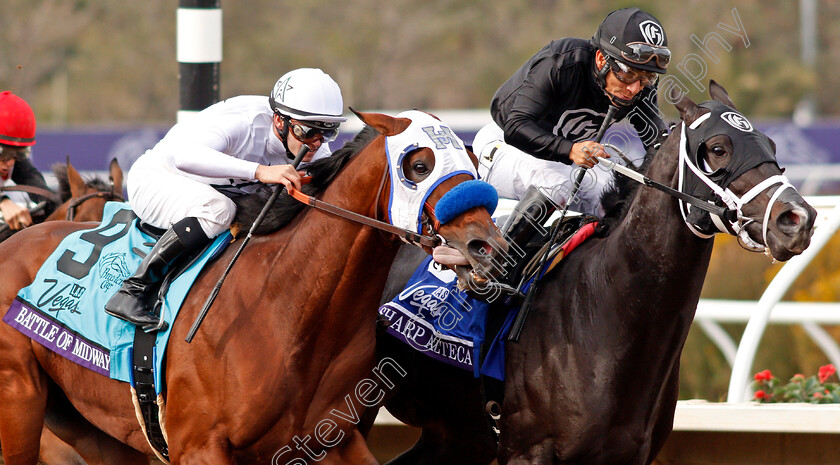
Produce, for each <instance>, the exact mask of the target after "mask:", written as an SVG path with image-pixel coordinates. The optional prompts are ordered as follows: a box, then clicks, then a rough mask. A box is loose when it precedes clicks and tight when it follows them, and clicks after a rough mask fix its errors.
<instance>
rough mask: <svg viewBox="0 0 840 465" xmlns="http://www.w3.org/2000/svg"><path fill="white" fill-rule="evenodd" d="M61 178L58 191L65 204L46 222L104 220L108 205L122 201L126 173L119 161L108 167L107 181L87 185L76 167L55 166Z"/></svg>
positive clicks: (57, 174)
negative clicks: (115, 201) (103, 212)
mask: <svg viewBox="0 0 840 465" xmlns="http://www.w3.org/2000/svg"><path fill="white" fill-rule="evenodd" d="M53 173H54V174H55V176H56V178H57V179H58V183H59V192H60V195H61V198H62V200H64V203H63V204H61V205H60V206H59V207H58V208H56V210H55V211H54V212H53V213H52V214H51V215H50V216H49V217H48V218H47V219H46V220H45V221H53V220H63V219H67V220H69V221H77V222H84V221H101V220H102V211H103V209H104V208H105V203H106V202H108V201H109V200H119V201H122V200H123V197H122V183H123V172H122V169H121V168H120V164H119V163H118V162H117V159H116V158H114V159H113V160H111V164H110V165H109V174H108V178H109V180H108V182H105V181H102V180H100V179H93V180H91V181H88V182H85V180H84V179H83V178H82V176H81V175H80V174H79V172H78V171H76V168H74V167H73V165H71V164H70V159H69V158H68V160H67V163H66V165H59V166H55V167H53Z"/></svg>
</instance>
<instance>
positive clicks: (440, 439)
mask: <svg viewBox="0 0 840 465" xmlns="http://www.w3.org/2000/svg"><path fill="white" fill-rule="evenodd" d="M710 93H711V96H712V98H713V99H714V101H713V102H707V103H705V104H701V105H702V106H698V105H695V104H694V102H692V101H691V100H689V99H688V98H687V97H686V98H683V99H682V100H680V101H679V103H677V105H676V106H677V109H678V110H679V112H680V118H681V119H682V121H683V122H682V125H680V126H678V127H677V129H676V130H674V131H673V132H672V133H671V135H670V136H669V138H668V139H667V140H666V141H665V142H664V144H663V145H662V147H661V149H660V150H659V151H658V153H656V155H655V156H653V157H652V158H649V159H648V161H647V162H646V163H647V166H648V167H649V168H648V171H647V176H648V177H649V178H650V179H652V180H654V181H657V182H660V183H663V184H665V185H668V186H670V187H672V188H674V189H680V188H681V186H680V169H679V168H680V166H679V165H680V163H681V157H680V153H681V152H682V153H688V152H686V151H683V150H682V149H681V145H680V143H681V141H682V142H684V143H685V140H686V137H685V136H684V134H681V133H682V131H683V126H686V127H691V126H696V127H695V128H689V129H688V130H686V133H689V134H695V133H693V132H692V131H698V132H699V131H704V130H705V131H707V132H706V134H705V135H704V137H700V136H698V135H696V134H695V135H694V136H693V137H694V139H692V138H691V137H689V138H688V142H693V143H695V144H697V150H696V151H695V152H694V153H695V154H696V156H697V158H698V159H699V160H698V161H699V162H705V163H706V164H707V165H705V166H706V168H705V170H706V171H708V173H711V174H710V178H713V179H716V182H719V183H720V184H721V185H719V187H723V188H726V187H728V188H729V190H730V191H731V192H732V193H734V194H735V195H736V196H737V197H739V198H742V199H743V200H744V203H743V205H741V206H739V208H738V214H739V219H738V221H739V226H741V228H740V229H743V230H745V231H746V234H748V235H749V238H747V239H744V238H742V239H744V240H745V242H749V241H752V242H753V243H757V244H759V245H762V246H764V247H766V250H767V251H768V253H769V254H770V255H771V256H772V257H774V258H775V259H777V260H780V261H781V260H787V259H789V258H791V257H792V256H794V255H796V254H799V253H802V252H803V251H804V250H805V248H806V247H807V246H808V245H809V243H810V237H811V235H812V233H813V225H814V220H815V218H816V212H815V211H814V209H813V208H811V206H810V205H808V204H807V203H806V202H805V201H804V200H803V199H802V197H800V196H799V194H798V193H797V192H796V191H795V190H794V189H792V188H786V187H785V185H784V184H783V183H781V182H778V180H780V179H782V178H781V177H780V175H781V172H780V169H779V167H778V166H777V164H776V162H775V156H774V153H773V152H774V149H773V148H772V147H771V144H772V143H771V142H770V141H769V139H766V136H764V135H763V134H761V133H760V132H759V131H756V130H752V127H751V125H750V124H749V122H748V121H747V120H746V119H745V118H743V116H742V115H740V114H739V113H737V111H736V110H735V109H734V107H735V105H734V104H733V103H732V101H731V100H730V98H729V96H728V95H727V94H726V91H725V90H724V89H723V88H722V87H721V86H720V85H718V84H717V83H715V82H714V81H712V82H711V84H710ZM672 99H673V101H677V100H679V96H672ZM721 104H722V105H721ZM724 105H725V107H724ZM710 109H715V111H717V113H714V112H713V111H712V110H710ZM704 118H705V121H704ZM727 118H728V120H727ZM693 123H695V124H693ZM704 128H708V129H704ZM755 141H759V143H755ZM689 145H690V144H689ZM758 149H762V150H758ZM765 149H766V150H765ZM759 152H763V153H759ZM697 164H698V165H699V164H700V163H697ZM738 174H740V176H737V175H738ZM735 176H737V177H735ZM727 177H730V178H731V177H735V178H734V179H730V180H731V183H728V185H724V183H723V181H722V180H726V179H727ZM619 178H620V179H619V181H620V184H622V186H627V185H629V184H631V183H630V181H629V180H628V179H627V178H623V179H621V177H619ZM771 178H772V179H771ZM768 179H771V182H766V183H765V182H764V181H766V180H768ZM633 186H635V187H636V188H635V189H632V190H624V192H625V194H626V195H625V196H624V197H623V198H622V199H621V202H620V203H619V205H620V206H621V207H620V208H618V209H616V210H615V212H616V213H617V214H616V215H615V216H614V217H612V221H611V222H608V223H609V224H610V227H609V228H608V230H609V231H611V232H610V233H609V234H608V235H607V236H606V237H598V238H593V239H590V240H588V241H587V242H585V243H584V244H583V245H581V246H580V247H579V248H578V249H576V250H575V251H574V252H572V253H571V254H570V255H569V256H568V257H566V258H564V259H563V261H562V262H561V265H560V266H559V267H557V268H555V269H553V270H552V271H551V272H549V273H548V274H546V275H545V276H544V277H543V278H542V279H541V280H540V282H539V286H538V288H537V289H538V290H537V293H536V295H535V296H534V297H533V299H534V300H533V307H532V308H531V311H530V313H529V319H528V320H527V322H526V324H525V327H524V330H523V332H522V334H521V338H520V340H519V342H515V343H514V342H508V343H507V345H506V358H507V360H506V368H505V372H506V375H505V377H506V380H505V383H504V402H503V405H502V409H501V421H500V422H499V425H500V428H501V437H500V440H499V443H498V448H497V444H496V440H495V437H494V433H493V431H492V426H493V425H492V424H491V421H490V419H489V417H488V416H487V415H486V414H485V413H484V406H483V402H482V398H483V393H482V384H481V382H480V381H479V380H477V379H475V378H473V376H472V374H471V373H468V372H466V371H462V370H459V369H456V368H454V367H451V366H448V365H444V364H442V363H441V362H438V361H436V360H433V359H431V358H428V357H426V356H425V355H422V354H419V353H417V352H416V351H414V350H413V349H411V348H409V347H408V346H407V345H405V344H403V343H401V342H397V341H396V339H394V338H392V337H391V336H389V335H387V334H384V333H383V334H381V335H380V337H379V338H378V347H377V352H378V354H379V356H380V357H384V358H387V359H391V360H396V361H397V363H399V364H400V365H401V366H403V367H405V368H406V369H407V371H408V374H407V375H406V376H405V377H403V378H400V380H399V383H398V385H397V386H396V387H395V389H394V390H392V391H390V392H391V393H393V395H392V397H391V398H390V399H386V402H385V406H386V407H387V408H388V410H389V411H390V412H391V413H392V414H394V416H396V417H397V418H399V419H400V420H402V421H404V422H405V423H408V424H409V425H412V426H417V427H420V428H422V434H421V437H420V440H419V441H418V442H417V443H416V444H415V445H414V446H413V448H412V449H411V450H409V451H407V452H405V453H404V454H403V455H401V456H400V457H398V458H396V459H394V460H393V461H392V462H389V463H392V464H395V465H396V464H400V465H402V464H441V465H443V464H459V465H463V464H474V465H479V464H481V465H484V464H489V463H490V462H492V461H493V459H494V458H498V461H499V463H502V464H517V465H519V464H557V463H563V464H616V463H620V464H628V465H634V464H649V463H651V462H652V461H653V460H654V459H655V457H656V455H657V453H658V452H659V450H660V449H661V448H662V445H663V444H664V442H665V440H666V438H667V437H668V435H669V434H670V432H671V429H672V426H673V419H674V411H675V407H676V401H677V394H678V381H679V380H678V375H679V361H680V353H681V351H682V347H683V343H684V342H685V339H686V336H687V335H688V330H689V327H690V325H691V322H692V320H693V317H694V312H695V309H696V307H697V302H698V300H699V298H700V290H701V288H702V285H703V281H704V278H705V275H706V270H707V268H708V265H709V259H710V256H711V252H712V246H713V240H712V239H711V238H701V237H698V235H695V234H693V233H692V232H691V230H690V229H689V228H688V227H687V225H686V221H685V220H684V218H683V216H682V215H681V212H680V207H679V205H678V202H677V201H676V200H675V199H674V198H673V197H670V196H668V195H666V194H665V193H663V192H660V191H659V190H654V189H650V188H646V187H642V188H638V185H637V184H633ZM756 186H758V187H757V188H756V189H755V190H754V189H753V188H754V187H756ZM700 192H702V190H698V191H695V192H691V191H689V192H688V193H689V194H692V195H700ZM748 193H750V194H748ZM753 194H755V195H754V197H752V200H749V199H750V196H751V195H753ZM706 198H709V199H710V200H712V198H711V196H710V197H706ZM402 255H403V252H402V251H401V252H400V256H402ZM418 263H419V260H417V259H416V257H415V259H414V260H413V261H412V260H411V259H407V260H406V261H405V262H404V263H400V258H398V259H397V261H396V262H395V266H394V270H393V274H392V276H391V277H390V278H389V282H388V285H387V288H386V293H385V297H386V298H385V301H388V300H390V299H391V298H392V297H393V296H395V295H396V294H397V293H399V292H400V291H401V290H402V289H404V287H405V283H406V281H407V280H408V277H409V276H410V275H411V273H412V272H413V271H414V269H415V268H416V266H417V264H418ZM494 310H495V311H496V312H499V311H501V310H503V309H498V308H495V309H494V308H491V312H490V317H491V318H492V317H493V316H494ZM495 314H496V315H497V314H498V313H495ZM369 413H370V412H369Z"/></svg>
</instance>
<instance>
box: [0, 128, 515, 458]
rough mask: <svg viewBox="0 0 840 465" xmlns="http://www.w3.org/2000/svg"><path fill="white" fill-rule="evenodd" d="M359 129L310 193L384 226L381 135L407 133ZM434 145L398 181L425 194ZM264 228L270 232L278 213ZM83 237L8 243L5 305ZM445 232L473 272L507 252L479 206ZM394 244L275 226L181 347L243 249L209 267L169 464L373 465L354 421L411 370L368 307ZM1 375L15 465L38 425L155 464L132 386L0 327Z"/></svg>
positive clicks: (171, 385)
mask: <svg viewBox="0 0 840 465" xmlns="http://www.w3.org/2000/svg"><path fill="white" fill-rule="evenodd" d="M360 117H361V118H362V119H363V121H364V122H365V123H367V124H368V125H369V126H368V127H367V128H366V129H365V130H363V131H362V132H361V133H360V134H359V135H358V136H357V137H356V138H355V139H354V140H353V141H352V142H351V143H349V144H348V145H347V146H345V147H344V148H343V149H341V150H339V151H337V152H336V153H335V154H334V155H333V156H332V157H329V158H327V159H325V160H322V161H320V162H317V163H315V164H313V165H312V166H310V168H309V170H310V173H312V180H313V182H312V183H310V184H309V185H308V186H307V187H308V188H309V189H310V191H317V190H318V189H322V190H323V191H322V192H321V193H320V194H318V196H319V199H320V200H322V201H324V202H327V203H330V204H333V205H336V206H339V207H342V208H344V209H347V210H350V211H353V212H357V213H361V214H363V215H366V216H369V217H374V218H388V217H389V216H388V212H389V210H388V208H389V185H390V183H391V182H397V181H394V180H390V179H389V178H388V177H387V176H386V174H387V173H388V172H389V169H388V164H387V159H386V157H385V156H384V154H385V153H386V149H385V147H386V136H393V135H397V134H400V133H402V132H403V131H404V130H405V129H406V128H407V127H409V125H410V124H411V120H409V119H407V118H392V117H389V116H386V115H380V114H371V113H368V114H361V115H360ZM424 129H426V128H424ZM428 129H430V130H432V129H433V128H431V127H430V128H428ZM447 130H448V128H447ZM436 134H437V133H436ZM431 136H432V135H431V133H428V137H431ZM437 142H438V143H445V141H443V140H442V139H441V138H438V141H437ZM450 143H452V141H450ZM427 145H428V144H421V145H420V148H419V149H415V150H411V151H406V153H405V156H404V157H403V158H402V159H401V166H400V168H401V172H402V174H403V175H404V179H406V180H408V181H410V182H413V183H416V184H417V183H420V182H421V181H422V180H423V179H425V178H426V177H428V176H429V173H431V172H432V170H433V167H434V165H435V163H436V162H437V163H440V162H442V160H436V157H435V154H434V153H433V152H432V150H431V149H429V148H424V147H426V146H427ZM472 158H473V159H472V163H475V159H474V157H472ZM339 170H340V171H339ZM332 178H334V179H332ZM330 179H332V181H330V182H329V184H327V185H323V184H324V183H326V182H328V181H329V180H330ZM469 179H471V176H470V175H466V174H457V175H455V176H453V177H450V178H448V179H447V180H445V181H443V182H441V183H439V184H437V185H435V186H434V189H433V190H432V191H431V193H430V194H429V195H428V199H427V202H426V204H427V207H426V208H424V212H425V214H424V215H425V216H429V217H430V220H433V219H434V214H433V213H432V211H433V210H434V207H435V205H436V204H437V203H438V201H439V200H440V199H441V198H442V197H443V196H444V194H446V193H447V192H448V191H449V190H451V189H452V188H453V187H455V186H456V185H457V184H459V183H461V182H463V181H466V180H469ZM281 200H282V197H281ZM282 204H283V203H282V202H281V206H282ZM278 216H282V215H278ZM265 221H266V222H269V223H270V222H271V221H273V220H272V218H271V215H268V216H266V219H265ZM427 223H433V221H429V222H427ZM81 228H82V227H81V226H78V225H75V224H72V223H67V222H54V223H44V224H42V225H38V226H35V227H32V228H28V229H27V230H24V231H23V232H22V233H20V234H17V235H15V236H14V237H13V238H12V239H10V240H9V241H7V242H6V243H3V244H1V245H0V256H2V257H3V258H4V259H3V262H2V263H0V274H2V275H3V276H4V279H3V282H2V283H0V307H6V306H8V305H10V303H11V302H12V300H13V299H14V297H15V295H16V293H17V292H18V290H19V289H21V288H22V287H24V286H26V285H28V284H29V283H31V282H32V280H33V279H34V277H35V274H36V272H37V270H38V269H39V267H40V265H41V263H43V262H44V260H46V258H47V257H48V255H49V254H50V253H51V251H52V250H53V249H55V247H56V246H57V245H58V243H59V242H60V240H61V239H62V238H63V237H65V236H66V235H67V234H69V233H71V232H73V231H77V230H79V229H81ZM436 233H437V234H438V235H440V236H441V237H442V238H443V239H445V240H446V241H447V243H448V244H449V245H450V246H452V247H455V248H457V249H458V250H460V251H461V252H462V253H463V254H464V255H465V256H467V257H469V259H470V261H471V263H473V265H474V268H475V269H477V270H478V269H490V268H491V267H490V261H491V260H492V259H494V257H496V255H497V253H498V252H497V251H496V249H495V248H494V247H493V246H491V244H501V247H502V249H503V250H502V251H504V247H505V245H504V244H505V242H504V241H503V240H502V238H501V237H500V236H499V233H498V230H497V229H496V227H495V226H494V225H493V223H492V221H491V220H490V215H489V213H488V212H487V210H486V209H485V208H483V207H471V208H469V209H467V210H466V211H461V212H460V213H458V214H457V216H454V218H453V219H451V220H450V221H448V222H445V223H444V224H442V225H440V227H439V228H438V229H437V231H436ZM398 246H399V242H398V241H397V240H395V239H394V238H393V237H392V236H386V235H384V234H382V233H381V232H380V231H377V230H375V229H372V228H370V227H368V226H363V225H360V224H358V223H355V222H351V221H348V220H345V219H343V218H337V217H335V216H332V215H329V214H325V213H322V212H320V211H317V210H308V211H306V212H304V213H302V214H298V215H295V216H293V217H292V218H291V221H290V222H289V223H288V224H287V225H286V226H285V227H283V228H282V229H279V230H276V231H274V232H271V233H268V234H266V235H262V236H255V237H254V239H253V240H252V241H251V242H250V243H249V245H248V247H247V248H246V249H245V250H244V252H243V253H242V254H241V255H240V257H239V261H238V262H237V264H236V266H235V267H233V269H232V271H231V273H230V275H229V276H228V278H227V281H226V283H225V285H224V286H223V287H222V289H221V292H220V293H219V294H218V297H217V299H216V302H215V306H214V307H213V312H212V314H211V315H210V316H209V317H208V318H207V320H205V322H204V324H203V325H202V326H201V328H200V330H199V331H198V334H197V335H196V337H195V339H194V340H193V342H192V344H187V343H186V342H184V337H185V335H186V333H187V330H188V328H189V326H190V324H191V323H192V321H193V320H194V319H195V317H196V315H197V313H198V310H199V308H200V307H201V305H202V304H203V302H204V300H205V298H206V296H207V295H208V293H209V291H210V288H211V287H212V286H213V284H214V283H215V282H216V280H217V279H218V278H219V276H220V275H221V273H222V271H223V270H224V268H225V266H226V264H227V263H228V262H229V261H230V259H231V257H232V256H233V254H234V253H235V251H234V250H232V249H233V248H229V249H228V250H227V251H225V252H224V253H223V254H222V256H221V257H220V259H219V260H217V261H216V262H213V263H212V264H210V265H209V267H208V268H207V269H206V270H205V271H204V272H203V273H202V274H201V275H200V276H199V278H198V280H197V281H196V282H195V283H194V285H193V286H192V289H191V291H190V293H189V295H188V296H187V299H186V301H185V302H184V305H183V307H182V309H181V311H180V314H181V317H180V318H179V319H178V320H177V321H176V322H175V323H174V325H173V329H172V338H171V340H170V343H169V347H168V354H167V359H166V362H165V373H164V375H163V376H164V377H165V380H166V389H167V391H166V409H165V412H166V414H165V418H164V425H165V431H166V433H167V434H168V436H167V437H168V441H169V445H170V449H169V452H170V457H171V460H172V462H173V463H179V464H200V463H201V464H203V463H213V464H232V463H268V462H269V461H273V463H289V464H292V463H294V464H299V463H304V462H305V460H307V459H317V460H320V461H321V463H325V464H337V463H350V464H373V463H376V461H375V459H374V458H373V456H372V454H371V453H370V451H369V450H368V449H367V446H366V445H365V443H364V438H363V437H362V435H361V434H360V433H359V431H358V430H357V424H358V423H359V418H360V416H361V414H362V413H363V412H364V409H365V407H369V406H371V405H373V404H372V403H371V402H372V401H374V400H375V399H376V398H377V396H378V394H379V393H380V392H381V391H383V389H387V387H388V385H389V383H391V382H392V380H393V379H394V378H395V377H398V376H400V373H401V372H402V370H401V367H399V366H396V365H394V364H390V363H384V364H379V365H378V366H375V365H374V362H375V360H374V345H375V323H374V321H375V305H376V303H377V302H378V300H379V297H380V295H381V292H382V287H383V285H384V283H385V280H386V278H387V270H388V268H389V267H390V263H391V261H392V260H393V258H394V255H395V254H396V250H397V248H398ZM465 272H466V273H469V270H465ZM0 367H2V372H0V384H2V385H4V386H6V387H5V388H4V389H3V390H0V402H2V403H3V405H4V409H3V410H2V412H0V441H2V444H3V456H4V458H5V460H6V463H7V464H8V465H19V464H21V465H22V464H26V465H31V464H34V463H35V462H36V461H37V455H38V437H39V434H40V431H41V427H42V425H43V424H44V421H45V420H46V422H47V424H48V426H49V428H50V430H52V431H53V432H55V433H56V434H57V435H58V437H60V438H61V439H62V440H65V441H67V442H68V443H69V444H71V445H72V446H73V447H75V448H76V449H77V450H79V452H80V453H81V454H82V456H83V457H85V459H86V460H88V461H89V463H121V464H122V463H128V464H134V463H147V462H146V461H147V460H148V459H147V455H148V454H151V453H152V452H153V451H152V450H151V448H150V446H149V444H148V443H147V441H146V439H145V437H144V435H143V433H142V431H141V428H140V426H139V424H138V422H137V418H136V416H135V411H134V407H133V406H132V400H131V396H130V391H129V386H128V385H126V384H125V383H121V382H118V381H115V380H111V379H107V378H105V377H102V376H100V375H98V374H96V373H94V372H92V371H90V370H87V369H85V368H82V367H80V366H78V365H75V364H73V363H70V362H69V361H67V360H65V359H64V358H62V357H59V356H57V355H56V354H54V353H52V352H50V351H48V350H47V349H45V348H44V347H42V346H40V345H38V344H36V343H33V342H32V341H31V340H29V339H28V338H26V337H25V336H23V335H22V334H20V333H18V332H17V331H15V330H13V329H12V328H10V327H8V326H5V325H2V326H0ZM114 438H116V439H114ZM95 460H99V461H97V462H94V461H95Z"/></svg>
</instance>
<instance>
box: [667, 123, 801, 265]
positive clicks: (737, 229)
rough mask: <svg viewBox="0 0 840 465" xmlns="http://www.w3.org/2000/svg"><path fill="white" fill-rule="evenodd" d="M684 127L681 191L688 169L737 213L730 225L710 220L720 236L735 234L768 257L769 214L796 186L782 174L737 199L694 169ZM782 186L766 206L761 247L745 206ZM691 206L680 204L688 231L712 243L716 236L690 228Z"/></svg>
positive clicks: (747, 246) (680, 177) (680, 176)
mask: <svg viewBox="0 0 840 465" xmlns="http://www.w3.org/2000/svg"><path fill="white" fill-rule="evenodd" d="M710 115H711V114H710V113H706V114H704V115H702V116H700V117H699V118H697V119H696V120H695V121H694V122H693V123H691V125H690V126H689V128H690V129H696V128H697V127H699V126H700V125H701V124H702V123H703V122H704V121H706V120H707V119H708V118H709V116H710ZM685 130H686V128H685V124H683V126H682V130H681V133H680V168H679V186H680V188H681V189H682V186H683V179H684V177H685V174H686V172H685V167H686V166H687V167H688V168H689V169H690V170H691V171H692V172H693V173H694V175H695V176H697V177H698V178H699V179H700V180H701V181H703V183H704V184H706V185H707V186H708V187H709V189H711V190H712V191H713V192H714V193H715V194H717V196H718V197H720V198H721V200H723V203H724V204H726V206H727V207H729V208H730V209H732V210H734V211H736V212H737V215H738V218H737V220H736V221H727V220H725V219H723V218H721V217H720V216H718V215H715V214H711V213H710V217H711V219H712V222H713V223H714V225H715V226H716V227H717V228H718V231H719V232H725V233H728V234H732V235H733V236H736V237H737V238H738V239H739V241H740V242H741V244H742V245H743V246H744V247H745V248H746V249H748V250H752V251H755V252H761V251H764V252H765V253H768V254H769V248H768V247H767V246H766V244H767V228H768V224H769V220H770V211H771V209H772V207H773V204H774V203H775V202H776V200H778V198H779V196H780V195H781V194H782V192H784V191H785V189H795V188H794V187H793V185H791V183H790V181H789V180H788V179H787V177H786V176H784V175H782V174H777V175H775V176H771V177H769V178H767V179H765V180H764V181H762V182H760V183H758V184H756V185H755V186H753V188H752V189H750V190H749V191H747V192H746V193H745V194H744V195H742V196H740V197H739V196H738V195H736V194H735V193H734V192H732V191H731V190H730V189H729V188H726V189H724V188H722V187H720V186H718V185H717V184H715V183H714V181H712V180H711V179H709V177H708V176H707V175H706V173H704V172H703V170H701V169H700V168H699V167H698V166H697V165H695V164H694V163H693V162H692V161H691V157H690V156H689V153H688V146H687V137H686V133H685ZM777 184H779V187H778V188H777V189H776V191H775V192H773V194H772V195H771V196H770V201H769V202H767V209H766V210H765V211H764V222H763V224H762V238H763V240H764V244H765V245H761V244H759V243H758V242H756V241H754V240H753V239H752V238H751V237H750V235H749V233H748V232H747V230H746V227H747V225H749V224H751V223H754V222H755V220H754V219H752V218H749V217H747V216H744V214H743V212H742V211H741V209H742V208H743V206H744V205H746V204H747V203H749V202H750V201H751V200H753V199H755V198H756V197H757V196H758V195H759V194H761V193H762V192H764V191H765V190H767V189H769V188H771V187H773V186H775V185H777ZM690 207H691V205H688V204H686V203H685V202H682V201H680V212H681V213H682V216H683V220H684V221H685V224H686V225H687V226H688V228H689V229H690V230H691V232H693V233H694V234H695V235H696V236H698V237H701V238H704V239H709V238H711V237H712V236H713V234H706V233H704V232H702V231H700V230H698V229H697V228H696V227H695V226H694V225H693V224H691V223H690V222H689V221H688V219H687V216H688V214H689V213H690V211H689V209H690Z"/></svg>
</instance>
